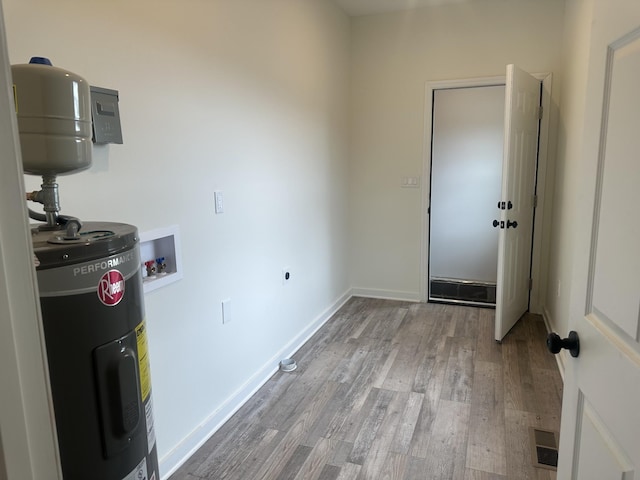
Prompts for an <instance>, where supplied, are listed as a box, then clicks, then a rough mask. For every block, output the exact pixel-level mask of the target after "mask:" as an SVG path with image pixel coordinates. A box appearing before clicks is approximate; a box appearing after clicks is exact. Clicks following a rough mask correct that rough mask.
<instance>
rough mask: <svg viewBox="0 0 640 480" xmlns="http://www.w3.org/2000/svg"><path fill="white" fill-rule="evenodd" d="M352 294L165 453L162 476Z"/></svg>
mask: <svg viewBox="0 0 640 480" xmlns="http://www.w3.org/2000/svg"><path fill="white" fill-rule="evenodd" d="M352 296H353V294H352V291H351V290H348V291H347V292H345V293H344V294H343V295H342V296H340V298H338V299H337V300H336V301H335V302H334V303H333V304H332V305H331V306H329V307H328V308H327V309H326V310H325V311H324V312H322V313H321V314H320V315H319V316H318V317H317V318H316V319H315V320H314V321H312V322H311V323H310V324H309V325H308V326H307V327H306V328H305V329H304V330H303V331H301V332H300V334H299V335H297V336H296V337H295V338H294V339H293V340H291V341H290V342H289V343H288V344H287V345H285V346H284V347H283V348H282V349H281V350H280V351H279V352H278V353H277V354H275V355H274V356H273V357H272V358H271V360H269V361H268V362H267V363H266V365H265V366H264V367H263V368H261V369H260V370H258V371H257V372H256V373H255V374H254V375H253V376H252V377H251V378H249V379H248V380H247V381H246V382H245V383H244V385H242V386H241V387H240V388H239V389H238V390H236V391H235V392H234V393H233V394H232V395H231V396H230V397H229V398H227V400H225V401H224V402H223V403H222V405H220V406H219V407H218V408H216V409H215V410H214V411H213V412H212V413H211V414H210V415H209V417H208V418H207V419H206V420H204V421H203V422H202V423H201V424H200V425H198V426H197V427H196V428H195V429H194V430H193V431H192V432H191V433H190V434H189V435H187V436H186V437H185V438H184V439H183V440H182V441H181V442H180V443H179V444H178V445H176V446H175V447H174V448H173V449H172V450H171V451H170V452H169V453H167V454H166V455H164V456H163V457H162V458H161V459H160V478H162V479H168V478H169V477H170V476H171V474H173V473H174V472H175V471H176V470H177V469H178V468H180V466H182V464H184V463H185V462H186V461H187V460H188V459H189V457H191V455H193V454H194V453H195V452H196V451H197V450H198V449H199V448H200V447H201V446H202V445H203V444H204V443H205V442H206V441H207V440H209V438H211V436H212V435H213V434H214V433H215V432H216V431H217V430H218V429H219V428H220V427H221V426H222V425H223V424H224V423H225V422H226V421H227V420H229V418H231V416H232V415H233V414H234V413H236V412H237V411H238V410H239V409H240V407H242V406H243V405H244V404H245V403H246V402H247V401H248V400H249V399H250V398H251V397H252V396H253V394H255V393H256V392H257V391H258V389H259V388H260V387H262V386H263V385H264V384H265V383H266V382H267V380H269V378H271V376H272V375H273V374H274V373H275V372H276V371H277V370H278V364H279V362H280V360H281V359H283V358H289V357H292V356H293V354H294V353H295V352H296V351H298V349H299V348H300V347H302V345H304V344H305V343H306V341H307V340H309V338H311V337H312V336H313V334H315V333H316V332H317V331H318V330H319V329H320V327H322V326H323V325H324V324H325V323H326V322H327V320H329V319H330V318H331V317H332V316H333V314H334V313H336V312H337V311H338V310H339V309H340V307H342V306H343V305H344V304H345V303H346V302H347V301H348V300H349V299H350V298H351V297H352Z"/></svg>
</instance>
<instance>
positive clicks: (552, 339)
mask: <svg viewBox="0 0 640 480" xmlns="http://www.w3.org/2000/svg"><path fill="white" fill-rule="evenodd" d="M563 348H566V349H567V350H569V353H571V356H572V357H577V356H578V355H580V340H579V338H578V332H574V331H573V330H572V331H570V332H569V337H567V338H560V335H558V334H557V333H554V332H552V333H550V334H549V335H548V336H547V349H548V350H549V351H550V352H551V353H553V354H556V353H559V352H560V350H562V349H563Z"/></svg>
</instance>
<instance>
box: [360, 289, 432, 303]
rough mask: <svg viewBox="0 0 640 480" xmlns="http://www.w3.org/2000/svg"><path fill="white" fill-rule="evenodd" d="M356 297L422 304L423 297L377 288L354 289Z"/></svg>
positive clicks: (417, 294) (411, 293)
mask: <svg viewBox="0 0 640 480" xmlns="http://www.w3.org/2000/svg"><path fill="white" fill-rule="evenodd" d="M351 295H352V296H354V297H368V298H380V299H384V300H402V301H405V302H421V301H422V298H421V295H420V294H419V293H417V292H402V291H398V290H378V289H376V288H352V289H351Z"/></svg>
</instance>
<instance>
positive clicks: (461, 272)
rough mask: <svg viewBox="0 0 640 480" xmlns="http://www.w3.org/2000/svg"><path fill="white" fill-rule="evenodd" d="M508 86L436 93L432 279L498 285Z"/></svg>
mask: <svg viewBox="0 0 640 480" xmlns="http://www.w3.org/2000/svg"><path fill="white" fill-rule="evenodd" d="M504 92H505V87H504V85H494V86H488V87H474V88H449V89H444V90H435V91H434V100H433V123H432V125H433V135H432V140H431V185H430V188H431V222H430V225H429V232H430V233H429V241H430V243H429V273H430V278H433V277H440V278H452V279H458V280H474V281H479V282H488V283H493V284H495V283H496V282H497V277H498V273H497V270H498V232H499V229H497V228H494V227H493V225H492V221H493V219H495V218H499V211H498V209H497V208H496V205H497V202H498V200H499V199H500V191H501V188H502V149H503V148H502V146H503V143H504Z"/></svg>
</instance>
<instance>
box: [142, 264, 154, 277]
mask: <svg viewBox="0 0 640 480" xmlns="http://www.w3.org/2000/svg"><path fill="white" fill-rule="evenodd" d="M144 266H145V267H147V277H153V276H154V275H155V274H156V262H154V261H153V260H148V261H146V262H144Z"/></svg>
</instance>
